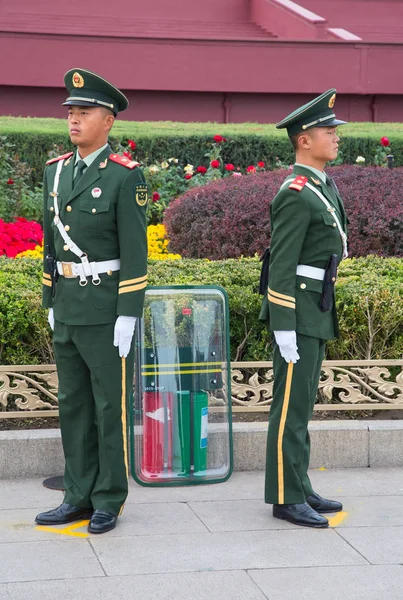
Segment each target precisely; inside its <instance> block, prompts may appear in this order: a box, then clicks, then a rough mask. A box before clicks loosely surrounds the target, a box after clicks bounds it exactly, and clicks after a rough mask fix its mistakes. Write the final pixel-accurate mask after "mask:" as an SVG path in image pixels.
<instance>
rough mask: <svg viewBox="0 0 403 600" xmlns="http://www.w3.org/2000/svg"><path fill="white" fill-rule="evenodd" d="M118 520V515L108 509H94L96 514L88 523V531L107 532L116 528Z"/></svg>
mask: <svg viewBox="0 0 403 600" xmlns="http://www.w3.org/2000/svg"><path fill="white" fill-rule="evenodd" d="M117 520H118V518H117V516H116V515H113V514H112V513H110V512H107V511H106V510H94V514H93V515H92V517H91V521H90V522H89V525H88V531H89V532H90V533H105V532H106V531H110V530H111V529H115V527H116V523H117Z"/></svg>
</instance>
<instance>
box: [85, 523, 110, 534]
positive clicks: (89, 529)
mask: <svg viewBox="0 0 403 600" xmlns="http://www.w3.org/2000/svg"><path fill="white" fill-rule="evenodd" d="M115 527H116V523H114V524H113V525H110V526H107V527H105V528H104V529H91V527H90V526H89V525H88V532H89V533H107V531H112V529H115Z"/></svg>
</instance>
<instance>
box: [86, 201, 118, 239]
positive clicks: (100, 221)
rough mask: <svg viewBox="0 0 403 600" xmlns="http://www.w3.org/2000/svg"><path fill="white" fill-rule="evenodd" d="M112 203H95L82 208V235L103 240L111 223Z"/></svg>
mask: <svg viewBox="0 0 403 600" xmlns="http://www.w3.org/2000/svg"><path fill="white" fill-rule="evenodd" d="M109 208H110V202H109V201H107V200H104V201H103V202H99V201H95V200H94V201H93V202H92V203H90V204H88V203H86V204H83V205H81V206H80V235H82V236H89V237H95V238H101V237H103V235H104V232H105V228H106V227H107V225H108V223H109V221H110V218H111V216H110V214H109Z"/></svg>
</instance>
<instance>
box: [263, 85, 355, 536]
mask: <svg viewBox="0 0 403 600" xmlns="http://www.w3.org/2000/svg"><path fill="white" fill-rule="evenodd" d="M335 100H336V90H335V89H331V90H329V91H327V92H325V93H324V94H322V95H321V96H319V97H317V98H315V99H314V100H312V101H311V102H309V103H308V104H305V105H304V106H302V107H301V108H298V109H297V110H295V111H294V112H293V113H291V114H290V115H289V116H288V117H286V118H285V119H284V120H283V121H281V122H280V123H278V124H277V126H276V127H277V128H278V129H283V128H285V129H287V133H288V135H289V137H290V140H291V143H292V145H293V147H294V149H295V153H296V162H295V165H294V168H293V172H292V174H290V175H289V176H288V177H287V178H286V179H285V181H284V183H283V184H282V186H281V188H280V190H279V192H278V194H277V195H276V197H275V198H274V200H273V202H272V204H271V207H270V220H271V236H272V237H271V254H270V263H269V275H268V287H267V288H266V289H265V295H264V299H263V304H262V309H261V313H260V319H261V320H262V321H264V322H265V323H266V325H267V327H268V328H269V329H270V330H271V331H273V334H274V355H273V368H274V386H273V404H272V407H271V410H270V421H269V432H268V440H267V462H266V485H265V501H266V502H267V503H270V504H273V515H274V516H275V517H277V518H280V519H285V520H287V521H290V522H291V523H295V524H297V525H305V526H308V527H327V526H328V520H327V519H326V518H325V517H324V516H323V515H322V514H320V513H326V512H335V511H339V510H341V509H342V505H341V504H340V503H339V502H335V501H332V500H326V499H324V498H321V497H320V496H319V495H318V494H316V493H315V492H314V490H313V489H312V485H311V482H310V480H309V477H308V472H307V471H308V466H309V454H310V442H309V433H308V421H309V420H310V418H311V416H312V412H313V408H314V404H315V399H316V393H317V389H318V383H319V377H320V371H321V363H322V360H323V358H324V352H325V343H326V340H331V339H333V338H335V337H337V336H338V327H337V316H336V307H335V302H334V283H335V280H336V275H337V265H338V263H339V262H340V260H341V259H342V258H343V257H346V256H347V235H346V233H347V229H346V226H347V220H346V215H345V212H344V207H343V202H342V199H341V197H340V195H339V193H338V190H337V188H336V185H335V183H334V182H333V181H332V180H331V179H330V178H329V177H328V176H327V175H326V173H325V172H324V171H323V169H324V167H325V164H326V162H327V161H330V160H334V159H335V158H336V156H337V153H338V142H339V138H338V136H337V133H336V127H337V125H341V124H344V123H345V121H339V120H337V119H336V116H335V113H334V104H335Z"/></svg>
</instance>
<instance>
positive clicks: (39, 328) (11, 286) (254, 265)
mask: <svg viewBox="0 0 403 600" xmlns="http://www.w3.org/2000/svg"><path fill="white" fill-rule="evenodd" d="M259 270H260V263H259V260H258V259H257V258H248V259H238V260H225V261H216V262H210V261H207V260H178V261H151V262H150V265H149V284H150V285H175V284H176V285H179V284H193V285H198V284H200V285H203V284H204V285H214V284H218V285H221V286H222V287H224V288H225V289H226V291H227V293H228V296H229V304H230V331H231V359H232V360H235V359H236V360H269V359H270V358H271V353H272V348H271V342H270V334H269V333H268V332H267V331H266V330H265V327H264V326H263V325H262V324H261V323H260V322H259V321H258V315H259V309H260V304H261V296H259V295H258V293H257V288H258V281H259ZM41 272H42V266H41V264H40V261H37V260H33V259H14V260H13V259H6V258H0V363H1V364H7V365H10V364H42V363H52V362H54V358H53V354H52V345H51V332H50V329H49V327H48V324H47V318H46V311H45V310H43V309H42V308H41V307H40V305H41ZM337 305H338V310H339V319H340V330H341V336H340V339H338V340H335V341H332V342H330V343H329V344H328V349H327V358H329V359H334V360H335V359H338V360H341V359H370V358H371V359H376V358H382V359H399V358H401V357H402V356H403V260H402V259H399V258H380V257H377V256H371V257H367V258H360V259H347V260H345V261H343V262H342V263H341V267H340V273H339V280H338V283H337Z"/></svg>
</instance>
